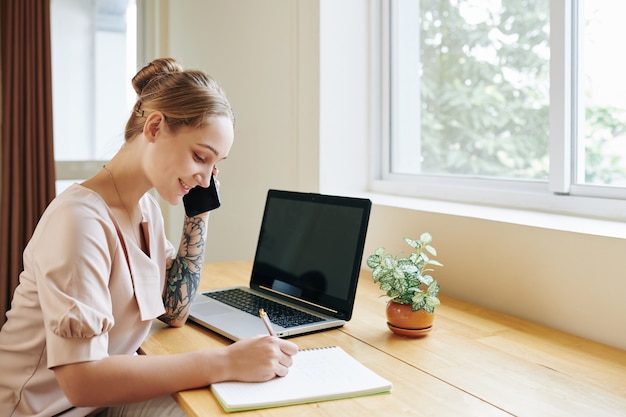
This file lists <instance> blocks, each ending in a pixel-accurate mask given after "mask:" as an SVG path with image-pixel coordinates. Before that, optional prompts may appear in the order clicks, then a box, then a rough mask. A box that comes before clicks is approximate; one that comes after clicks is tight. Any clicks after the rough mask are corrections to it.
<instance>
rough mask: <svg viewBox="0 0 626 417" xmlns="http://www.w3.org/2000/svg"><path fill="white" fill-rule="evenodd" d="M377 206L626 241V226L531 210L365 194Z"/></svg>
mask: <svg viewBox="0 0 626 417" xmlns="http://www.w3.org/2000/svg"><path fill="white" fill-rule="evenodd" d="M360 196H361V197H364V198H369V199H370V200H372V203H373V204H375V205H381V206H388V207H397V208H402V209H408V210H416V211H424V212H430V213H439V214H447V215H451V216H460V217H470V218H475V219H482V220H489V221H494V222H503V223H511V224H517V225H522V226H530V227H539V228H544V229H551V230H560V231H565V232H573V233H583V234H588V235H594V236H604V237H612V238H618V239H626V223H624V222H620V221H611V220H602V219H594V218H588V217H579V216H573V215H565V214H555V213H545V212H540V211H532V210H518V209H511V208H501V207H489V206H481V205H477V204H466V203H454V202H449V201H441V200H434V199H422V198H413V197H403V196H395V195H388V194H381V193H363V194H360Z"/></svg>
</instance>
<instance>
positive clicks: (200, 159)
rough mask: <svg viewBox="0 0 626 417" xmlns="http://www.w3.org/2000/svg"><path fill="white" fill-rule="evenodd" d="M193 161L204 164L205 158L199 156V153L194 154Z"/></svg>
mask: <svg viewBox="0 0 626 417" xmlns="http://www.w3.org/2000/svg"><path fill="white" fill-rule="evenodd" d="M193 159H195V160H196V161H198V162H204V158H203V157H201V156H200V155H198V154H197V153H194V154H193Z"/></svg>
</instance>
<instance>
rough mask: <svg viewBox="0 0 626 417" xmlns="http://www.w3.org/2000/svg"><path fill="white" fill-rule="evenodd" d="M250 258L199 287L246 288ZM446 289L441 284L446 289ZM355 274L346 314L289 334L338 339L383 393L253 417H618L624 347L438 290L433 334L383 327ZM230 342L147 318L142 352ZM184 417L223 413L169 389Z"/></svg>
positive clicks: (214, 267)
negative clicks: (345, 318) (410, 334)
mask: <svg viewBox="0 0 626 417" xmlns="http://www.w3.org/2000/svg"><path fill="white" fill-rule="evenodd" d="M250 270H251V263H250V262H247V261H246V262H229V263H219V264H210V265H206V266H205V268H204V270H203V278H202V284H201V287H200V288H201V289H207V288H216V287H223V286H228V285H247V282H248V277H249V275H250ZM444 290H445V289H444ZM380 294H381V292H380V290H379V289H378V288H377V287H376V285H375V284H374V283H373V282H372V281H371V275H370V273H369V272H368V271H363V273H362V275H361V279H360V282H359V287H358V290H357V302H356V305H355V308H354V314H353V318H352V320H350V322H348V323H347V324H346V325H345V326H344V327H342V328H341V329H335V330H330V331H325V332H321V333H316V334H310V335H305V336H299V337H296V338H293V339H291V340H293V341H294V342H295V343H297V344H298V345H299V346H300V347H301V348H303V349H304V348H311V347H320V346H329V345H338V346H341V347H342V348H344V349H345V350H346V351H347V352H349V353H350V354H351V355H353V356H354V357H355V358H356V359H358V360H359V361H360V362H362V363H364V364H365V365H367V366H368V367H370V368H371V369H372V370H374V371H375V372H377V373H379V374H380V375H381V376H383V377H385V378H387V379H388V380H390V381H392V382H393V391H392V393H391V394H383V395H376V396H370V397H361V398H353V399H347V400H338V401H329V402H321V403H315V404H304V405H297V406H290V407H283V408H273V409H266V410H257V411H249V412H244V413H237V414H238V415H239V414H245V415H255V416H257V415H258V416H294V415H299V416H359V417H362V416H393V415H400V414H401V415H418V416H434V415H437V416H510V415H515V416H532V417H536V416H593V417H599V416H626V351H623V350H619V349H615V348H611V347H608V346H605V345H601V344H598V343H595V342H591V341H589V340H585V339H582V338H579V337H575V336H571V335H568V334H565V333H562V332H559V331H556V330H553V329H549V328H547V327H543V326H539V325H536V324H532V323H529V322H525V321H523V320H519V319H516V318H513V317H510V316H506V315H503V314H500V313H497V312H494V311H491V310H487V309H484V308H481V307H478V306H474V305H471V304H468V303H465V302H461V301H458V300H455V299H451V298H448V297H445V296H442V297H441V298H442V305H441V306H439V307H437V313H436V314H437V316H436V318H435V323H434V327H433V330H432V331H431V333H430V334H429V335H428V336H426V337H424V338H420V339H411V338H405V337H402V336H397V335H394V334H393V333H391V332H390V331H389V330H388V329H387V327H386V324H385V317H384V305H385V302H386V299H385V298H381V297H380ZM228 343H230V342H229V341H228V340H227V339H224V338H222V337H221V336H218V335H216V334H214V333H212V332H209V331H207V330H205V329H203V328H201V327H199V326H198V325H196V324H193V323H189V324H187V325H186V326H184V327H183V328H179V329H175V328H169V327H167V326H165V325H163V324H162V323H160V322H157V321H155V323H154V325H153V328H152V331H151V333H150V336H149V337H148V339H147V340H146V341H145V343H144V344H143V345H142V350H143V353H145V354H163V353H174V352H183V351H189V350H194V349H199V348H206V347H211V346H216V347H217V346H224V345H226V344H228ZM175 398H176V400H177V401H178V403H179V404H180V406H181V407H182V408H183V410H185V412H186V413H187V414H188V415H189V416H215V415H225V414H228V413H226V412H224V411H223V410H222V408H221V407H220V405H219V404H218V403H217V401H216V400H215V398H214V397H213V395H212V394H211V393H210V391H209V389H208V388H203V389H196V390H191V391H184V392H180V393H178V394H175Z"/></svg>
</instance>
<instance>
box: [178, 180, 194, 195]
mask: <svg viewBox="0 0 626 417" xmlns="http://www.w3.org/2000/svg"><path fill="white" fill-rule="evenodd" d="M178 182H180V185H182V186H183V189H184V190H185V194H187V193H188V192H189V190H191V187H190V186H189V185H187V183H186V182H185V181H183V180H182V179H180V178H179V179H178Z"/></svg>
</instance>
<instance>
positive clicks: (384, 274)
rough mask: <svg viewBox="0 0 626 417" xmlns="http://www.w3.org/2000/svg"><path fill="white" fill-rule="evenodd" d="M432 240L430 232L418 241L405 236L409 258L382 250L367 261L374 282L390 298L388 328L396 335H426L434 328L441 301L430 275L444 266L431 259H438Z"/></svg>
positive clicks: (435, 284) (434, 281) (436, 285)
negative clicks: (432, 257) (433, 269)
mask: <svg viewBox="0 0 626 417" xmlns="http://www.w3.org/2000/svg"><path fill="white" fill-rule="evenodd" d="M432 240H433V239H432V236H431V235H430V234H429V233H423V234H422V235H421V236H420V238H419V240H413V239H410V238H408V237H405V238H404V241H405V242H406V243H407V244H408V245H409V246H411V248H412V249H413V250H412V251H411V253H410V254H409V255H408V256H406V257H400V256H394V255H391V254H388V253H385V248H383V247H380V248H378V249H376V251H375V252H374V254H372V255H370V256H369V257H368V258H367V266H368V267H369V268H372V278H373V280H374V282H376V283H378V284H379V287H380V289H381V290H383V291H385V294H386V296H387V297H389V298H390V300H389V302H388V303H387V309H386V314H387V326H388V327H389V329H391V331H393V332H394V333H398V334H402V335H406V336H423V335H425V334H427V333H428V332H429V331H430V330H431V328H432V323H433V320H434V312H435V307H437V306H438V305H439V304H440V301H439V298H437V294H438V293H439V284H438V283H437V281H436V280H435V279H434V278H433V277H432V276H431V275H429V272H430V271H432V269H431V268H430V267H431V266H443V265H442V264H441V263H440V262H439V261H436V260H434V259H430V257H429V256H428V254H430V255H431V256H437V251H436V249H435V248H434V247H433V246H431V244H430V243H431V242H432Z"/></svg>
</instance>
